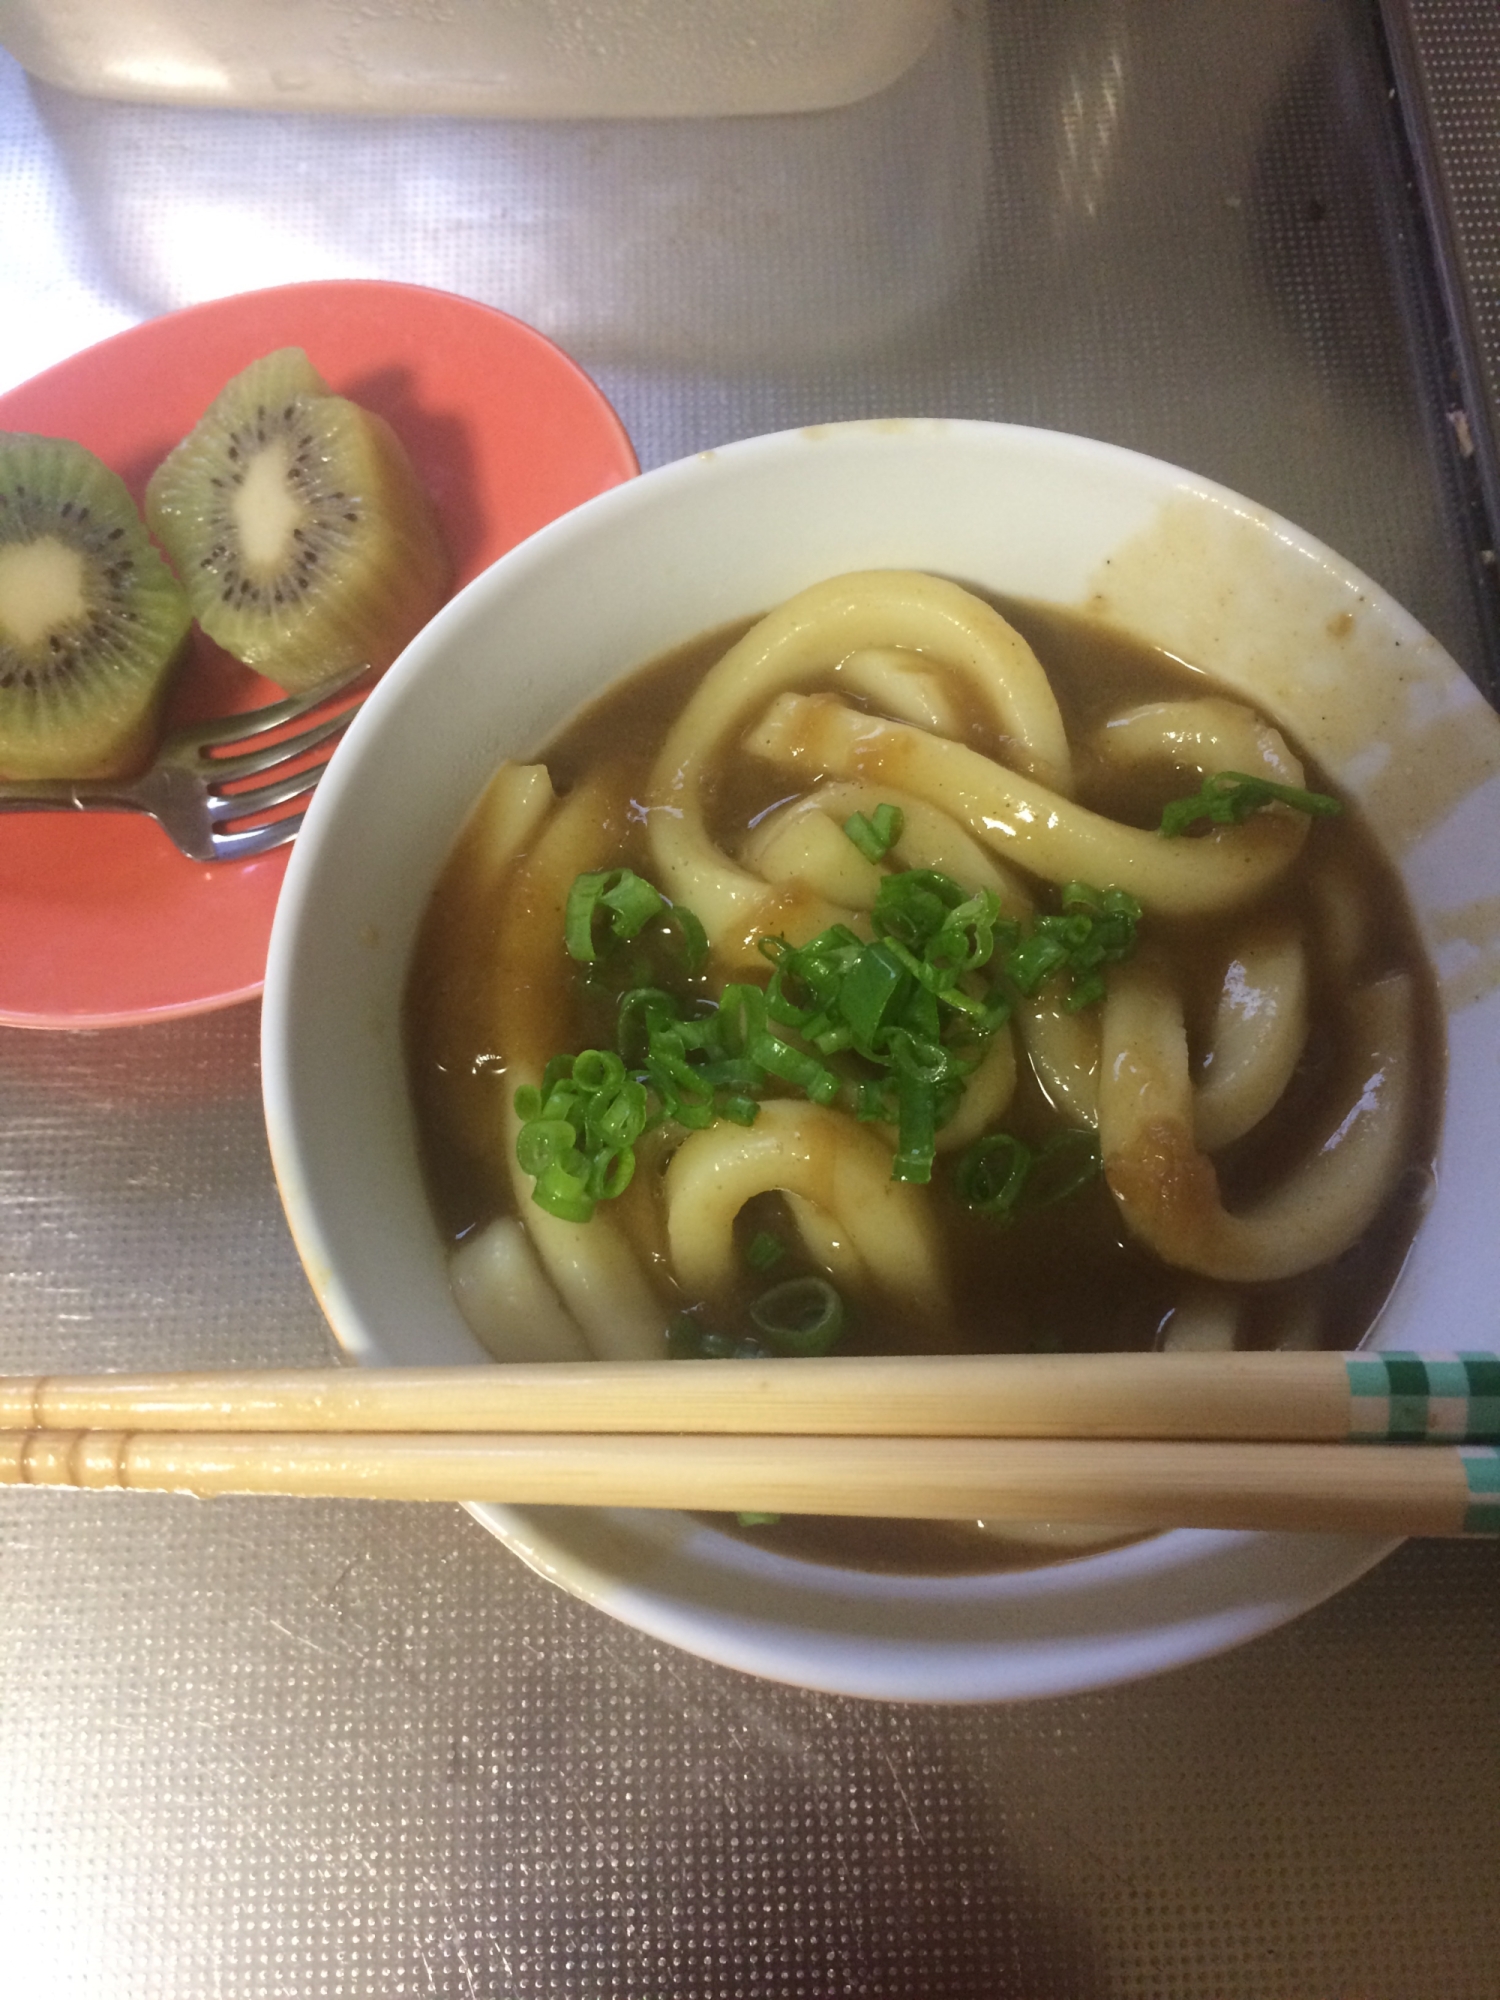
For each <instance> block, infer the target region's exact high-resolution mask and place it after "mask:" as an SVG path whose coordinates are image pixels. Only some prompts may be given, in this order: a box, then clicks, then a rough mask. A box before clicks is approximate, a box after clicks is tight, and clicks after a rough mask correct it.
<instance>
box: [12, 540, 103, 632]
mask: <svg viewBox="0 0 1500 2000" xmlns="http://www.w3.org/2000/svg"><path fill="white" fill-rule="evenodd" d="M87 609H88V602H87V593H86V590H85V584H84V561H83V557H82V556H81V555H80V554H79V552H78V550H77V549H71V548H69V547H68V545H67V543H66V542H60V541H59V540H58V539H57V537H56V536H55V535H41V536H39V537H38V538H37V539H36V540H35V541H34V542H12V543H11V544H10V545H9V546H7V547H5V548H0V627H3V628H4V630H5V631H7V632H8V633H9V634H10V636H11V637H12V639H14V640H15V642H16V644H17V645H20V646H34V645H35V644H36V642H37V640H38V639H41V638H44V637H45V636H46V634H47V633H48V632H52V631H56V630H57V628H58V627H59V626H61V625H65V624H66V623H67V621H68V620H69V619H70V618H79V617H81V616H82V615H83V613H84V612H85V611H86V610H87Z"/></svg>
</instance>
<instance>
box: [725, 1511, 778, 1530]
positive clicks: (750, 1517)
mask: <svg viewBox="0 0 1500 2000" xmlns="http://www.w3.org/2000/svg"><path fill="white" fill-rule="evenodd" d="M734 1518H735V1523H736V1525H737V1526H738V1527H741V1528H774V1527H775V1526H776V1524H777V1522H778V1521H779V1520H780V1519H781V1516H780V1515H779V1514H736V1515H735V1517H734Z"/></svg>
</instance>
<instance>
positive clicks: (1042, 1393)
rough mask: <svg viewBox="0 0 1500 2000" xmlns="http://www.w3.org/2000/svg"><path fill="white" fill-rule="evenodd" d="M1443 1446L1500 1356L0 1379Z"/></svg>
mask: <svg viewBox="0 0 1500 2000" xmlns="http://www.w3.org/2000/svg"><path fill="white" fill-rule="evenodd" d="M44 1429H51V1430H97V1429H104V1430H132V1431H146V1430H150V1431H173V1430H176V1431H183V1430H187V1431H192V1430H198V1431H345V1432H366V1431H403V1432H410V1431H435V1432H436V1431H460V1432H465V1433H468V1432H477V1431H506V1432H523V1431H524V1432H532V1431H548V1432H555V1431H563V1432H579V1433H582V1432H587V1433H596V1432H600V1433H602V1432H622V1433H632V1434H643V1433H653V1432H654V1433H663V1432H677V1433H753V1434H759V1435H768V1434H780V1435H787V1436H790V1435H798V1434H802V1435H818V1436H833V1435H840V1436H848V1437H877V1436H887V1437H890V1436H899V1437H919V1436H926V1437H1016V1438H1020V1437H1071V1438H1134V1439H1149V1438H1157V1439H1173V1438H1179V1439H1246V1440H1248V1439H1256V1440H1266V1441H1271V1440H1274V1441H1278V1442H1285V1443H1340V1442H1343V1441H1344V1440H1347V1439H1351V1438H1358V1439H1364V1440H1374V1439H1400V1440H1411V1439H1426V1440H1438V1439H1441V1440H1445V1441H1449V1442H1460V1441H1463V1440H1472V1441H1481V1440H1486V1439H1497V1438H1500V1356H1496V1355H1493V1354H1469V1355H1461V1356H1452V1355H1448V1356H1444V1355H1401V1354H1336V1353H1328V1352H1309V1353H1230V1354H1206V1353H1203V1354H1193V1353H1177V1354H1048V1355H1025V1354H1002V1355H977V1356H969V1355H936V1356H920V1355H900V1356H868V1357H864V1356H861V1357H828V1358H826V1359H818V1360H813V1359H806V1360H799V1361H796V1362H786V1361H736V1362H733V1363H732V1364H726V1363H724V1362H721V1361H664V1362H651V1361H632V1362H615V1363H611V1362H603V1361H590V1362H576V1363H575V1362H562V1363H537V1364H529V1365H516V1366H489V1367H480V1368H437V1369H427V1368H394V1369H381V1368H331V1369H303V1370H267V1371H260V1372H254V1371H244V1372H235V1373H224V1374H176V1375H139V1376H132V1375H80V1376H24V1377H0V1430H44Z"/></svg>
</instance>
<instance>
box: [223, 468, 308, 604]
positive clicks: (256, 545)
mask: <svg viewBox="0 0 1500 2000" xmlns="http://www.w3.org/2000/svg"><path fill="white" fill-rule="evenodd" d="M291 465H292V455H291V452H290V450H289V449H288V447H287V445H286V443H285V442H284V440H282V439H281V438H275V439H273V440H272V442H271V443H270V444H268V445H267V446H266V447H265V449H264V450H263V451H258V452H257V453H256V454H255V456H254V457H253V458H252V459H251V461H250V463H249V465H248V466H247V467H246V469H245V476H244V480H243V482H242V483H241V485H240V486H239V488H238V490H237V491H236V493H235V496H234V501H233V504H232V508H231V512H232V514H233V517H234V524H235V527H236V528H237V529H238V530H239V537H240V553H241V555H242V556H243V557H244V560H245V563H246V565H247V566H248V567H249V568H251V569H256V570H260V571H262V572H264V573H270V574H274V573H275V572H276V571H277V570H278V569H279V568H280V567H281V565H282V563H283V562H284V561H285V560H286V549H287V544H288V543H289V542H290V541H291V539H292V533H293V530H294V529H296V528H297V527H299V526H300V525H301V523H302V521H303V520H304V518H305V517H306V515H307V512H308V509H307V508H306V507H305V506H304V504H303V503H302V502H301V501H300V500H298V499H297V498H296V497H295V495H294V494H293V493H292V491H291V489H290V484H289V474H290V472H291Z"/></svg>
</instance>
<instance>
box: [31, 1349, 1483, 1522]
mask: <svg viewBox="0 0 1500 2000" xmlns="http://www.w3.org/2000/svg"><path fill="white" fill-rule="evenodd" d="M1497 1436H1500V1358H1497V1357H1496V1356H1494V1355H1480V1354H1469V1355H1461V1356H1437V1355H1426V1356H1414V1355H1392V1354H1372V1355H1343V1354H1330V1353H1297V1354H1281V1353H1274V1354H1273V1353H1250V1354H1101V1355H1001V1356H980V1357H965V1356H941V1357H916V1356H900V1357H889V1358H885V1357H876V1358H851V1359H842V1358H841V1359H832V1358H829V1359H823V1360H799V1361H796V1362H794V1363H790V1364H789V1363H787V1362H782V1361H769V1362H757V1361H744V1362H735V1363H734V1364H732V1365H730V1366H727V1367H726V1366H725V1365H724V1364H723V1363H722V1362H689V1361H674V1362H665V1363H656V1362H633V1363H624V1364H616V1365H611V1364H608V1363H602V1362H591V1363H584V1364H577V1365H572V1364H546V1365H533V1366H515V1367H486V1368H454V1369H355V1370H350V1369H325V1370H309V1371H279V1372H277V1371H267V1372H264V1373H234V1374H220V1375H215V1374H196V1375H159V1376H123V1375H118V1376H117V1375H97V1376H77V1377H58V1376H54V1377H25V1378H0V1485H13V1486H23V1485H24V1486H74V1487H83V1488H90V1489H102V1488H109V1487H121V1488H130V1489H150V1490H165V1491H174V1492H189V1493H198V1494H205V1495H206V1494H216V1493H281V1494H304V1495H321V1496H324V1497H331V1498H370V1499H377V1498H378V1499H395V1500H447V1501H455V1500H467V1501H476V1500H489V1501H499V1502H509V1503H512V1504H517V1505H521V1504H525V1505H535V1504H568V1505H585V1506H620V1507H667V1508H688V1509H704V1510H708V1511H714V1512H719V1511H724V1512H758V1513H759V1512H764V1513H778V1514H781V1513H789V1514H809V1513H811V1514H845V1515H874V1516H882V1515H883V1516H891V1517H895V1516H904V1517H907V1518H910V1519H946V1518H954V1519H962V1518H975V1519H986V1520H992V1521H1006V1520H1037V1519H1046V1520H1052V1521H1081V1522H1102V1523H1106V1524H1108V1525H1109V1526H1111V1527H1118V1528H1120V1529H1121V1530H1133V1529H1155V1528H1167V1527H1219V1528H1267V1529H1298V1528H1301V1529H1321V1530H1331V1531H1342V1532H1359V1533H1366V1532H1369V1533H1378V1534H1390V1535H1457V1534H1495V1533H1500V1451H1497V1450H1496V1449H1494V1448H1493V1447H1492V1446H1488V1445H1482V1444H1479V1443H1477V1442H1467V1443H1462V1444H1455V1443H1451V1442H1449V1443H1446V1444H1439V1443H1437V1442H1436V1441H1437V1440H1456V1439H1465V1440H1476V1439H1480V1438H1485V1437H1491V1438H1493V1437H1497ZM1373 1439H1382V1440H1385V1439H1401V1440H1407V1441H1409V1442H1401V1443H1372V1442H1369V1440H1373ZM1358 1440H1363V1442H1355V1441H1358ZM1411 1442H1421V1443H1422V1445H1423V1448H1422V1449H1420V1450H1412V1449H1411V1448H1410V1443H1411Z"/></svg>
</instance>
